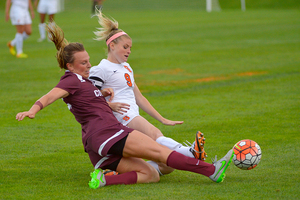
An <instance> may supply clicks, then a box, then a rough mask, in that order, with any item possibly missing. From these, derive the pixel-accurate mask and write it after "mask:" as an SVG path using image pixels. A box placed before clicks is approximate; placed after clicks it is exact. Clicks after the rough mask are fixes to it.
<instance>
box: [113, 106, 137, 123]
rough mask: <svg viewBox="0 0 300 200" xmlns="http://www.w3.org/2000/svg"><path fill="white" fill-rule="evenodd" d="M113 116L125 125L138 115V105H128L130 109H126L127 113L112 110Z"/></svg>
mask: <svg viewBox="0 0 300 200" xmlns="http://www.w3.org/2000/svg"><path fill="white" fill-rule="evenodd" d="M113 113H114V115H115V117H116V118H117V120H118V121H119V122H121V124H123V125H124V126H126V125H127V124H128V123H129V122H130V121H131V120H132V119H133V118H135V117H137V116H140V113H139V107H138V105H136V104H135V105H130V109H129V110H128V111H127V113H124V114H120V113H117V112H113Z"/></svg>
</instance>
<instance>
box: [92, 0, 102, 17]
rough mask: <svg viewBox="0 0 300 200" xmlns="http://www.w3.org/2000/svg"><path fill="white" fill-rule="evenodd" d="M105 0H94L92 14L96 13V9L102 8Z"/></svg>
mask: <svg viewBox="0 0 300 200" xmlns="http://www.w3.org/2000/svg"><path fill="white" fill-rule="evenodd" d="M103 1H104V0H92V2H93V4H92V14H95V12H96V10H102V3H103Z"/></svg>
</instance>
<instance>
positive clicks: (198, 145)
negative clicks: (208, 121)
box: [191, 131, 207, 161]
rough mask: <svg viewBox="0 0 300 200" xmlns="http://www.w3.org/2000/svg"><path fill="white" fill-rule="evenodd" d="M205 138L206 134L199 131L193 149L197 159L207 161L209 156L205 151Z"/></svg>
mask: <svg viewBox="0 0 300 200" xmlns="http://www.w3.org/2000/svg"><path fill="white" fill-rule="evenodd" d="M204 144H205V138H204V134H203V133H201V132H200V131H198V132H197V133H196V138H195V142H194V143H193V146H194V148H193V149H191V151H192V153H193V155H194V156H195V158H197V159H199V160H202V161H205V159H206V157H207V154H206V153H205V151H204Z"/></svg>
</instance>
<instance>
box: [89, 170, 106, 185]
mask: <svg viewBox="0 0 300 200" xmlns="http://www.w3.org/2000/svg"><path fill="white" fill-rule="evenodd" d="M90 176H91V178H92V179H91V180H90V181H89V186H90V188H92V189H97V188H99V187H103V186H105V185H106V180H105V177H104V174H103V173H102V172H101V171H100V170H99V169H96V170H95V171H94V172H92V173H91V174H90Z"/></svg>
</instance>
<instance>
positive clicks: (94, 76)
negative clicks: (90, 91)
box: [89, 65, 106, 89]
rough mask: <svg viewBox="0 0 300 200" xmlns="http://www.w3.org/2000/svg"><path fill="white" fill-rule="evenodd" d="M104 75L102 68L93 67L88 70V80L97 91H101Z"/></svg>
mask: <svg viewBox="0 0 300 200" xmlns="http://www.w3.org/2000/svg"><path fill="white" fill-rule="evenodd" d="M105 76H106V73H105V71H104V70H103V68H102V67H100V66H99V65H98V66H94V67H92V68H91V69H90V76H89V79H90V80H91V81H92V82H93V83H94V84H95V86H96V87H97V88H98V89H101V88H102V86H103V84H104V82H105V80H106V78H105Z"/></svg>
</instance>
